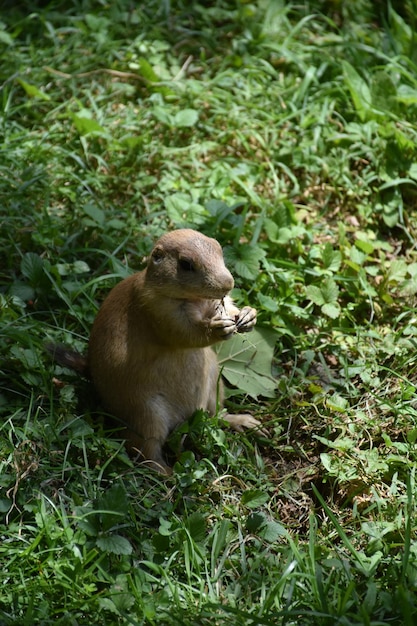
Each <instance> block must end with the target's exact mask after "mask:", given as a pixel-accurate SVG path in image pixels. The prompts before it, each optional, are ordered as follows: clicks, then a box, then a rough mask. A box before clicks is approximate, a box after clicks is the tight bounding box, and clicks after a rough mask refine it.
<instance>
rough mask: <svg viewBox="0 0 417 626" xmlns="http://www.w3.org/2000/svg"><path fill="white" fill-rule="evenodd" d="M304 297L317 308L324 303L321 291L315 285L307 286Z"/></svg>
mask: <svg viewBox="0 0 417 626" xmlns="http://www.w3.org/2000/svg"><path fill="white" fill-rule="evenodd" d="M306 297H307V298H308V299H309V300H311V302H313V304H317V306H322V305H323V304H324V303H325V300H324V297H323V294H322V292H321V289H320V287H317V286H316V285H308V286H307V287H306Z"/></svg>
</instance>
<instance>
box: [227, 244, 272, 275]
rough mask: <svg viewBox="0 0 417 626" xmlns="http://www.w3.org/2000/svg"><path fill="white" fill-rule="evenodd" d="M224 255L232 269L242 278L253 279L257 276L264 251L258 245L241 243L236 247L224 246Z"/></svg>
mask: <svg viewBox="0 0 417 626" xmlns="http://www.w3.org/2000/svg"><path fill="white" fill-rule="evenodd" d="M225 256H226V258H227V260H228V262H230V263H231V264H233V267H234V271H235V273H236V274H238V275H239V276H242V278H246V279H248V280H255V279H256V278H257V277H258V276H259V272H260V263H261V260H262V259H264V258H265V252H264V250H262V248H259V247H258V246H251V245H249V244H242V245H240V246H238V247H236V248H231V247H229V246H226V248H225Z"/></svg>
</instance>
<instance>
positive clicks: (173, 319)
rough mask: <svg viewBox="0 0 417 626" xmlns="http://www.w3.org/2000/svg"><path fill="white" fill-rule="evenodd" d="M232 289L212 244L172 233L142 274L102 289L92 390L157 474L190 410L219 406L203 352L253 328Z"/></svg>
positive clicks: (248, 422)
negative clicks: (172, 436) (169, 442)
mask: <svg viewBox="0 0 417 626" xmlns="http://www.w3.org/2000/svg"><path fill="white" fill-rule="evenodd" d="M232 287H233V278H232V275H231V274H230V272H229V271H228V269H227V268H226V266H225V264H224V260H223V253H222V250H221V247H220V245H219V243H218V242H217V241H216V240H215V239H210V238H208V237H206V236H204V235H202V234H201V233H198V232H197V231H194V230H191V229H183V230H177V231H173V232H170V233H168V234H166V235H164V236H163V237H161V238H160V239H159V241H158V242H157V243H156V245H155V247H154V249H153V250H152V253H151V255H150V258H149V262H148V265H147V268H146V269H145V270H143V271H142V272H138V273H136V274H133V275H132V276H130V277H128V278H126V279H125V280H123V281H122V282H120V283H119V284H118V285H116V287H114V289H112V291H111V292H110V293H109V295H108V296H107V298H106V299H105V301H104V302H103V304H102V306H101V309H100V311H99V312H98V314H97V317H96V319H95V321H94V324H93V328H92V331H91V336H90V341H89V348H88V356H87V363H86V365H87V367H88V371H89V373H90V375H91V377H92V380H93V382H94V385H95V387H96V389H97V391H98V393H99V395H100V397H101V399H102V401H103V403H104V405H105V407H106V409H107V410H108V411H109V412H111V413H112V414H114V415H115V416H116V417H117V418H118V419H119V420H121V421H123V422H124V423H125V424H126V426H127V432H126V434H125V436H126V438H127V440H128V443H129V446H130V447H133V448H135V449H138V450H140V452H141V454H142V455H143V457H144V458H145V459H148V460H150V461H151V462H153V464H154V465H156V466H157V467H158V468H159V469H160V470H161V471H165V472H169V471H170V468H169V467H168V466H167V465H166V463H165V461H164V459H163V456H162V446H163V444H164V442H165V440H166V438H167V436H168V434H169V432H170V431H171V430H173V429H174V428H175V427H176V426H177V425H178V424H181V423H182V422H183V421H185V420H186V419H187V418H189V417H190V416H191V415H192V414H193V412H194V411H195V410H196V409H199V408H202V409H205V410H207V411H209V412H210V413H211V414H214V413H215V412H216V408H217V406H218V404H220V405H221V402H222V385H221V382H220V381H219V368H218V364H217V359H216V355H215V353H214V352H213V350H212V349H211V348H210V347H209V346H211V345H212V344H214V343H216V342H218V341H222V340H225V339H227V338H228V337H231V336H232V335H233V333H235V332H245V331H248V330H251V328H252V327H253V325H254V324H255V322H256V311H255V309H252V308H250V307H245V308H244V309H242V311H239V309H237V308H236V307H235V306H234V304H233V302H232V300H231V299H230V298H229V297H228V296H227V294H228V292H229V291H230V290H231V289H232ZM70 360H71V359H70ZM226 419H227V420H228V421H229V422H230V423H231V424H232V425H233V427H235V428H237V429H238V430H240V429H241V428H242V427H254V426H257V425H258V422H257V421H256V420H255V419H254V418H253V417H251V416H250V415H237V416H236V415H234V416H227V417H226Z"/></svg>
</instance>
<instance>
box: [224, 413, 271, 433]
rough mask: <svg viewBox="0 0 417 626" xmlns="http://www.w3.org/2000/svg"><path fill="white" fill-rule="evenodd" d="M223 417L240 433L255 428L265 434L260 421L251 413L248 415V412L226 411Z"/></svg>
mask: <svg viewBox="0 0 417 626" xmlns="http://www.w3.org/2000/svg"><path fill="white" fill-rule="evenodd" d="M223 419H224V420H225V421H226V422H228V423H229V424H230V426H231V428H233V430H237V431H238V432H240V433H242V432H244V431H245V430H257V431H258V432H259V433H261V434H262V435H266V434H267V433H266V431H265V430H263V428H262V423H261V422H260V421H259V420H257V419H256V417H253V415H249V413H238V414H237V415H231V414H230V413H226V415H225V416H224V417H223Z"/></svg>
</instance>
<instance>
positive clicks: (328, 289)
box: [320, 278, 339, 304]
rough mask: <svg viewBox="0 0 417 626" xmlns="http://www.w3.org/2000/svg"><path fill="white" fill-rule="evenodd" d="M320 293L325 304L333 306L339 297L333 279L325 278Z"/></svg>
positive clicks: (337, 288)
mask: <svg viewBox="0 0 417 626" xmlns="http://www.w3.org/2000/svg"><path fill="white" fill-rule="evenodd" d="M320 289H321V293H322V295H323V299H324V301H325V302H326V304H334V303H335V302H336V301H337V299H338V297H339V287H338V286H337V283H336V281H335V280H333V278H326V279H325V280H324V281H323V282H322V284H321V287H320Z"/></svg>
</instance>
